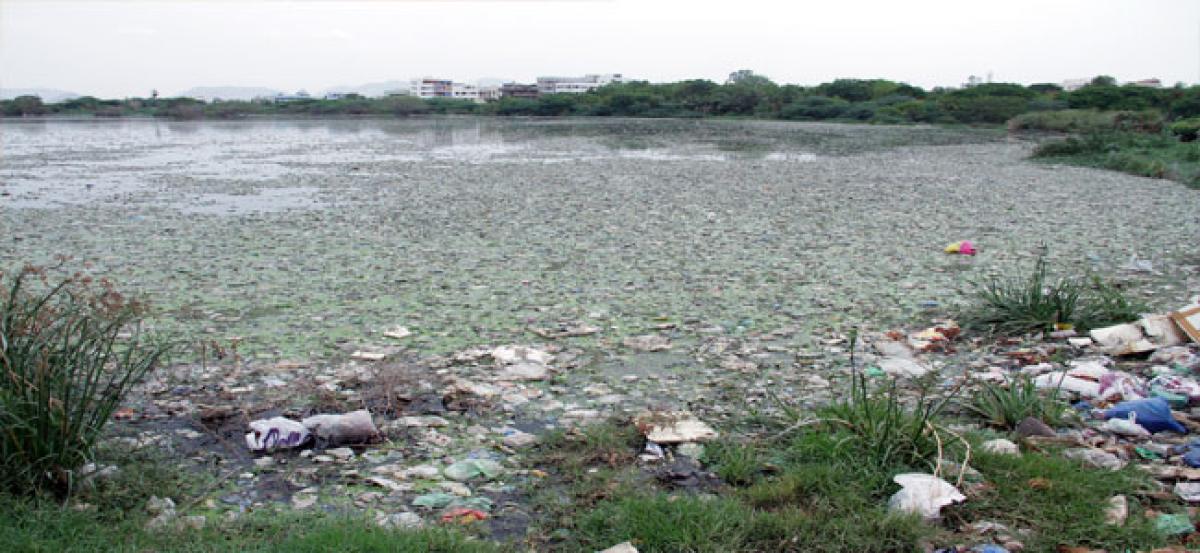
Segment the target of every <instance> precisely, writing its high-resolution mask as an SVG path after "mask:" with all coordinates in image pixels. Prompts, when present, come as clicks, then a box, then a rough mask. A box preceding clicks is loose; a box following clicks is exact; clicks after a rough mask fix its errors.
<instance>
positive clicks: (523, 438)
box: [501, 430, 538, 449]
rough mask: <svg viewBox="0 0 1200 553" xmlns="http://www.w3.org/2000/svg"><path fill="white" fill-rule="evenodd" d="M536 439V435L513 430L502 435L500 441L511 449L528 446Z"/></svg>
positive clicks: (535, 441)
mask: <svg viewBox="0 0 1200 553" xmlns="http://www.w3.org/2000/svg"><path fill="white" fill-rule="evenodd" d="M537 441H538V438H537V436H535V435H533V434H530V433H528V432H521V431H520V430H513V431H511V432H509V433H506V434H505V435H504V438H503V439H502V440H501V443H503V444H504V445H506V446H508V447H511V448H513V449H518V448H522V447H529V446H531V445H533V444H536V443H537Z"/></svg>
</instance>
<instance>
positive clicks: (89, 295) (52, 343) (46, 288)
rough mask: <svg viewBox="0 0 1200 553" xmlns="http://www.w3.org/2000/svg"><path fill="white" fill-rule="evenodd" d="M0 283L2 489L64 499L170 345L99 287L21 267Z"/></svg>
mask: <svg viewBox="0 0 1200 553" xmlns="http://www.w3.org/2000/svg"><path fill="white" fill-rule="evenodd" d="M0 283H2V284H0V287H2V289H4V290H5V291H6V292H7V293H5V294H4V295H3V297H0V429H2V431H0V488H2V489H4V490H7V491H10V492H15V493H34V492H37V491H41V490H48V491H53V492H55V493H58V494H66V493H69V491H70V489H71V487H72V484H73V480H74V475H75V474H76V471H77V469H78V468H80V467H81V466H83V465H84V464H85V463H87V462H89V461H91V460H92V457H93V451H94V447H95V444H96V440H97V438H98V437H99V436H100V433H101V431H102V430H103V428H104V425H105V423H106V422H107V421H108V420H109V418H110V417H111V416H112V413H113V411H114V410H115V409H116V408H117V405H118V404H119V403H120V402H121V400H122V398H123V397H124V396H125V394H126V393H127V392H128V391H129V389H130V388H131V387H132V386H133V385H134V384H136V383H137V382H138V381H139V380H140V379H141V378H142V377H143V376H144V375H145V374H146V373H147V372H149V371H150V370H151V369H153V368H154V367H155V366H156V365H157V364H158V362H159V360H160V359H161V358H162V357H163V356H164V355H165V354H166V353H167V347H166V345H165V342H163V341H161V340H156V339H153V338H150V339H147V338H146V337H145V336H143V335H142V333H141V332H140V329H139V327H138V325H137V324H136V323H137V322H138V321H139V319H140V317H141V316H142V314H143V313H144V311H145V306H144V305H143V304H141V303H139V302H136V301H130V300H127V299H126V298H125V297H123V296H122V295H121V294H120V293H118V292H117V291H116V290H114V289H113V286H112V284H111V283H109V282H107V281H105V280H100V281H93V280H92V279H91V278H89V277H86V276H83V275H79V274H76V275H73V276H70V277H68V278H65V279H63V280H62V281H60V282H57V283H53V284H51V283H50V281H49V279H48V278H47V276H46V271H44V270H42V269H38V268H32V267H27V268H24V269H22V270H19V271H16V272H15V274H11V275H3V274H0ZM123 333H128V335H127V336H123Z"/></svg>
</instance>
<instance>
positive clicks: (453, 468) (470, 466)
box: [442, 459, 504, 482]
mask: <svg viewBox="0 0 1200 553" xmlns="http://www.w3.org/2000/svg"><path fill="white" fill-rule="evenodd" d="M503 472H504V467H502V466H500V463H497V462H496V461H493V460H491V459H467V460H465V461H459V462H457V463H454V464H453V465H450V466H448V467H446V468H445V469H444V470H442V473H443V474H445V475H446V478H449V479H451V480H457V481H459V482H463V481H466V480H470V479H472V478H475V477H476V476H483V477H486V478H487V479H489V480H490V479H492V478H495V477H497V476H500V474H501V473H503Z"/></svg>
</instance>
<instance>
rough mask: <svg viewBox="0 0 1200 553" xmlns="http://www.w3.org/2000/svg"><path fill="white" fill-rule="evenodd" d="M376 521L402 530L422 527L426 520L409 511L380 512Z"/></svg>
mask: <svg viewBox="0 0 1200 553" xmlns="http://www.w3.org/2000/svg"><path fill="white" fill-rule="evenodd" d="M375 523H376V524H378V525H379V526H381V527H383V528H396V529H402V530H403V529H415V528H420V527H422V526H424V525H425V522H424V521H423V520H421V515H418V514H416V513H408V512H405V513H392V514H389V515H385V514H383V513H379V515H377V516H376V517H375Z"/></svg>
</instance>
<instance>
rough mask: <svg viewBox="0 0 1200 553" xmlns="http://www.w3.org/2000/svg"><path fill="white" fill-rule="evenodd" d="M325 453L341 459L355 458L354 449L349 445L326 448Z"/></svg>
mask: <svg viewBox="0 0 1200 553" xmlns="http://www.w3.org/2000/svg"><path fill="white" fill-rule="evenodd" d="M325 453H328V454H330V455H332V456H333V457H334V458H335V459H337V460H339V461H349V460H350V459H353V458H354V450H353V449H350V448H348V447H339V448H336V449H329V450H326V451H325Z"/></svg>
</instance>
